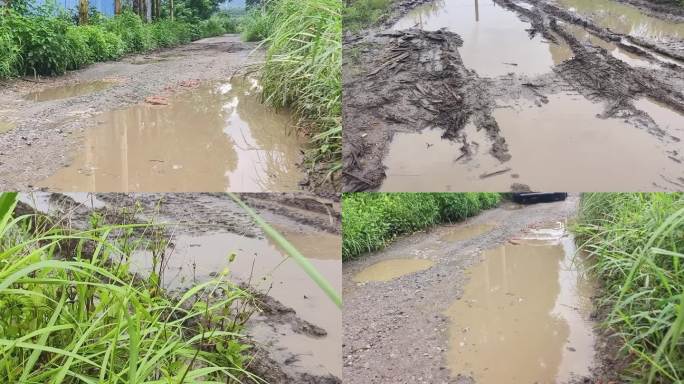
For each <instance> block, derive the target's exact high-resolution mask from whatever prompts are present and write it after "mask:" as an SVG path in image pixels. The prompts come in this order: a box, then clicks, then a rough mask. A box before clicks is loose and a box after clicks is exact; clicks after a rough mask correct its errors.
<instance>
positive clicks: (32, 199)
mask: <svg viewBox="0 0 684 384" xmlns="http://www.w3.org/2000/svg"><path fill="white" fill-rule="evenodd" d="M62 195H64V196H66V197H69V198H71V199H73V200H74V202H76V203H78V204H82V205H83V206H85V207H87V208H90V209H99V208H104V207H105V205H106V204H105V203H104V202H103V201H102V200H100V199H98V198H97V197H96V196H95V194H94V193H89V192H69V193H64V194H62ZM50 197H51V196H50V194H49V193H20V194H19V201H21V202H22V203H24V204H28V205H29V206H31V207H33V208H34V209H35V210H37V211H38V212H42V213H46V214H47V213H52V212H56V211H59V210H62V209H63V208H62V206H61V205H60V204H58V203H56V202H54V201H53V200H52V199H51V198H50ZM60 197H61V196H60Z"/></svg>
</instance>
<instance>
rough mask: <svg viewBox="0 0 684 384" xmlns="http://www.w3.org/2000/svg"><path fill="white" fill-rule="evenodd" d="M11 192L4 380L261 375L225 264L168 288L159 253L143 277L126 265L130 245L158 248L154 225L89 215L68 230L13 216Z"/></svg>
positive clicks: (2, 330) (5, 211)
mask: <svg viewBox="0 0 684 384" xmlns="http://www.w3.org/2000/svg"><path fill="white" fill-rule="evenodd" d="M15 199H16V194H14V193H4V194H2V195H0V350H1V351H2V353H0V382H3V383H47V382H50V383H113V384H114V383H122V384H123V383H129V384H130V383H142V382H146V383H180V382H182V383H200V382H202V383H206V382H221V383H224V382H237V381H234V380H237V379H242V380H243V381H241V382H245V381H248V382H258V381H259V379H258V378H256V377H254V376H252V375H250V374H249V373H248V372H246V371H245V369H244V366H245V364H246V362H247V360H248V356H247V352H246V348H247V347H246V346H245V345H244V344H243V343H242V336H241V335H240V331H241V329H242V326H243V324H244V322H245V321H246V320H247V319H248V318H249V317H250V315H251V312H250V311H249V310H247V309H246V308H248V306H246V305H245V303H249V302H250V301H251V300H252V299H251V297H250V295H249V294H248V293H247V292H245V291H243V290H241V289H240V288H238V287H236V286H235V285H233V284H231V283H230V282H228V281H226V280H225V274H224V273H225V272H224V273H222V274H221V275H220V276H219V277H218V278H217V279H216V280H212V281H208V282H206V283H203V284H200V285H197V286H195V287H193V288H192V289H190V290H188V291H187V292H185V293H184V294H182V296H180V297H178V298H175V299H174V298H170V297H167V296H166V295H165V294H164V293H162V290H161V289H160V286H159V281H160V276H161V273H163V270H162V267H161V266H162V265H163V259H162V260H161V261H160V260H157V261H158V263H155V264H154V265H159V269H158V270H157V269H154V270H153V271H152V272H151V274H150V276H149V278H141V277H136V276H133V275H132V274H131V273H129V272H128V269H129V260H130V257H131V254H132V252H133V251H134V250H135V249H138V248H139V247H145V249H151V250H152V254H153V255H157V256H159V255H162V254H163V251H162V250H161V249H158V248H157V249H156V250H155V247H158V246H159V245H160V244H163V243H162V242H158V241H155V239H157V238H156V237H155V236H154V234H159V233H161V232H160V231H159V228H158V227H155V226H147V225H125V224H122V225H101V224H100V220H99V219H98V217H97V216H93V217H92V218H91V226H92V228H91V229H88V230H80V231H71V230H65V229H61V228H60V227H58V226H56V225H53V223H51V222H50V221H49V220H50V219H47V218H46V217H44V216H36V215H24V216H19V217H15V215H14V214H13V211H14V207H15V204H16V203H15ZM150 239H151V240H150ZM162 246H165V245H162ZM160 252H161V253H160ZM153 257H155V256H153ZM155 268H156V267H155Z"/></svg>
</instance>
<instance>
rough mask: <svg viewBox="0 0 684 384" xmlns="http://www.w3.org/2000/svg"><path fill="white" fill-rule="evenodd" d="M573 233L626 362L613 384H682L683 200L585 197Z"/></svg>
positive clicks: (670, 196) (617, 195)
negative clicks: (598, 285) (597, 283)
mask: <svg viewBox="0 0 684 384" xmlns="http://www.w3.org/2000/svg"><path fill="white" fill-rule="evenodd" d="M574 231H575V232H576V233H577V235H578V236H577V238H578V241H579V242H580V244H581V249H582V250H584V251H585V252H587V253H588V256H589V258H590V260H591V262H592V263H591V264H592V267H591V269H590V272H591V273H593V274H595V275H596V276H597V280H599V281H600V282H601V284H602V287H601V289H600V295H601V297H600V299H599V304H600V306H601V307H603V308H605V309H606V310H607V312H608V313H607V316H606V318H605V319H604V326H605V327H607V328H608V329H609V330H611V331H612V332H613V334H614V337H615V338H614V339H613V340H616V341H617V340H620V341H621V345H622V352H623V353H624V356H625V357H626V358H627V359H629V360H630V361H631V362H632V364H631V366H630V367H629V369H628V371H627V372H623V375H624V376H625V377H624V378H625V381H623V380H620V382H627V381H628V382H632V381H633V382H639V383H676V382H681V379H682V378H684V263H683V261H684V194H682V193H590V194H584V195H583V196H582V200H581V208H580V217H579V222H578V224H577V225H576V226H575V227H574Z"/></svg>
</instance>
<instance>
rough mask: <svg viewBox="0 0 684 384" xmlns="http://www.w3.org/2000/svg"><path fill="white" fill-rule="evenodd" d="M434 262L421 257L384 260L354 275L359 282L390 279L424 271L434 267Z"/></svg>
mask: <svg viewBox="0 0 684 384" xmlns="http://www.w3.org/2000/svg"><path fill="white" fill-rule="evenodd" d="M433 264H434V263H433V262H432V261H430V260H421V259H396V260H384V261H381V262H379V263H375V264H373V265H371V266H370V267H368V268H365V269H364V270H362V271H361V272H359V273H357V274H356V276H354V281H356V282H357V283H367V282H370V281H390V280H394V279H396V278H398V277H401V276H404V275H408V274H411V273H415V272H420V271H424V270H426V269H428V268H430V267H432V265H433Z"/></svg>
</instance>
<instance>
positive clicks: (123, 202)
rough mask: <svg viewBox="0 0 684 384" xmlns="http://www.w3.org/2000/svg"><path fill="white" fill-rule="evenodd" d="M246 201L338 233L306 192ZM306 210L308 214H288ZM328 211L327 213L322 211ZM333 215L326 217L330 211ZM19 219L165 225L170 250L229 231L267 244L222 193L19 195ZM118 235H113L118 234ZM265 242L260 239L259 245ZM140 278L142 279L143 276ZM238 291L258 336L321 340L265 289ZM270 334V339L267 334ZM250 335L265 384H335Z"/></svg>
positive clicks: (297, 226) (318, 330)
mask: <svg viewBox="0 0 684 384" xmlns="http://www.w3.org/2000/svg"><path fill="white" fill-rule="evenodd" d="M240 196H241V197H242V198H243V199H245V200H248V201H249V203H250V204H251V203H254V202H259V201H260V202H261V204H260V205H259V206H257V207H255V208H256V210H257V211H258V212H259V214H261V215H263V216H264V217H265V218H266V219H267V221H268V222H269V223H272V224H275V225H280V226H283V227H286V228H289V229H292V230H294V231H298V230H304V231H314V232H319V231H322V232H327V233H333V234H337V233H339V225H340V221H339V217H340V216H339V214H340V212H339V210H338V206H337V205H336V204H335V202H333V201H328V200H324V199H321V198H319V197H316V196H314V195H307V194H303V195H302V194H291V193H282V194H244V195H242V194H240ZM292 207H306V208H307V209H301V208H297V209H293V208H292ZM327 207H329V208H327ZM329 210H330V213H329ZM15 212H16V214H17V215H25V214H38V215H41V216H42V215H46V216H47V217H48V218H49V221H50V223H52V224H51V225H57V226H59V227H63V228H72V229H86V228H89V226H90V225H91V221H90V218H91V216H92V215H93V214H97V215H98V217H99V220H101V221H100V223H102V224H111V225H116V224H136V223H137V224H149V223H157V224H160V223H167V224H173V226H172V227H169V228H163V229H162V236H163V237H164V238H167V239H170V243H169V247H170V248H173V247H175V245H174V243H175V242H176V240H175V239H177V238H178V237H179V236H184V235H190V236H196V235H206V234H208V233H234V234H237V235H239V236H245V237H247V238H252V239H264V238H265V235H264V233H263V232H262V230H261V229H260V228H259V227H258V226H257V225H256V224H254V222H253V221H252V219H251V218H250V217H249V216H248V215H247V214H246V213H244V211H243V210H242V209H241V208H240V207H239V206H238V205H237V204H235V203H234V202H233V201H232V200H231V199H230V198H229V197H228V196H227V195H225V194H211V193H204V194H197V193H178V194H159V193H144V194H143V193H141V194H127V193H106V194H103V193H98V194H86V193H78V194H61V193H40V194H31V195H24V196H23V197H22V201H20V202H19V204H18V205H17V208H16V210H15ZM135 234H136V235H137V236H143V237H149V236H151V235H152V234H151V233H150V231H149V230H147V229H144V228H141V229H139V230H136V231H135ZM115 236H117V235H116V234H115ZM264 241H265V240H264ZM76 246H77V245H76V244H75V243H74V244H62V245H61V247H62V248H63V250H62V252H61V253H62V254H64V255H71V254H72V252H73V251H74V250H75V249H76ZM89 251H91V252H92V251H94V246H92V247H91V246H88V244H86V246H84V252H86V253H87V252H89ZM140 278H141V279H142V277H140ZM239 285H240V286H241V288H243V289H246V290H248V291H250V292H251V293H252V294H253V295H254V298H255V301H254V308H253V309H254V310H255V311H256V313H255V315H254V316H253V317H252V319H250V320H249V321H248V322H247V329H248V331H250V332H251V330H252V329H253V328H255V329H256V328H257V327H258V328H259V332H260V333H259V335H260V336H259V337H261V338H264V337H267V338H269V339H271V338H278V337H281V336H282V335H288V337H292V336H297V335H301V336H304V337H307V338H310V339H315V340H322V339H323V338H325V337H328V335H329V331H328V330H327V329H325V328H323V327H320V326H318V325H316V324H314V323H312V322H309V321H307V320H306V319H304V318H303V317H302V316H301V315H300V314H298V313H297V312H296V311H295V310H294V309H293V308H291V307H288V306H286V305H284V304H283V303H282V302H280V301H279V300H277V299H275V298H274V297H273V296H272V293H269V292H270V289H268V290H267V291H265V292H264V291H263V287H257V285H258V284H256V283H253V284H252V285H250V284H248V283H247V282H240V283H239ZM183 290H184V288H178V289H176V288H173V289H171V291H170V293H169V294H171V295H178V294H180V293H182V292H183ZM330 315H333V314H330ZM269 335H270V336H269ZM255 338H256V336H249V338H248V342H250V343H251V347H250V353H251V354H253V356H254V359H253V360H252V361H251V362H250V363H249V370H250V371H251V372H252V373H254V374H256V375H258V376H259V377H261V378H263V379H265V380H267V381H268V382H269V383H275V384H281V383H305V384H336V383H341V379H340V378H339V377H336V376H335V375H333V374H327V375H322V374H312V373H310V372H307V369H306V366H301V365H300V360H299V359H300V356H298V355H297V354H296V353H293V352H291V351H288V350H285V349H282V346H278V347H277V349H276V347H274V346H272V345H266V344H262V343H261V342H257V341H256V340H255Z"/></svg>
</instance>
